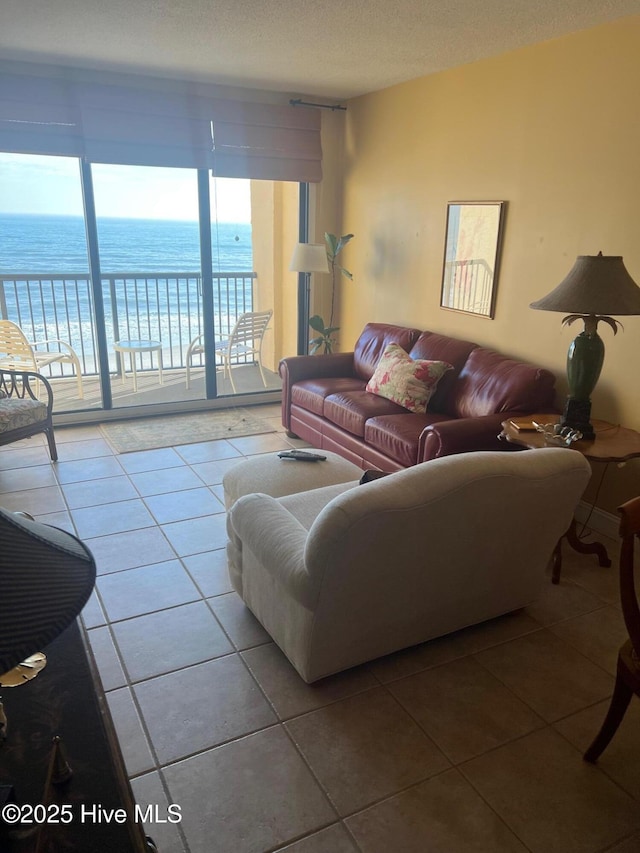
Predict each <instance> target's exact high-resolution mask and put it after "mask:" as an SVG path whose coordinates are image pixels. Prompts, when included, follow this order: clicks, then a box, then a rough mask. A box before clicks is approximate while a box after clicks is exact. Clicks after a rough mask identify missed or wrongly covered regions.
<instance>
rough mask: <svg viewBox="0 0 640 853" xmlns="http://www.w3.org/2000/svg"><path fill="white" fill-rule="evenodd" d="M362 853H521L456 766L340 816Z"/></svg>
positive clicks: (509, 832)
mask: <svg viewBox="0 0 640 853" xmlns="http://www.w3.org/2000/svg"><path fill="white" fill-rule="evenodd" d="M345 823H346V825H347V827H348V828H349V829H350V830H351V832H352V833H353V835H354V836H355V839H356V841H357V842H358V845H359V847H360V850H362V851H363V853H390V851H398V853H399V851H402V853H427V851H428V853H463V851H464V853H526V847H525V846H524V845H523V844H522V843H521V842H520V841H519V840H518V839H517V838H516V836H515V835H514V834H513V833H512V832H511V831H510V830H509V829H508V828H507V827H506V826H505V825H504V823H503V822H502V821H501V820H500V818H499V817H498V816H497V815H496V814H495V813H494V812H493V811H492V810H491V809H490V808H489V807H488V806H487V805H486V803H485V802H483V800H482V799H481V797H479V796H478V794H477V793H476V792H475V791H474V790H473V788H472V787H471V785H469V783H468V782H467V781H466V780H465V779H463V778H462V776H461V775H460V774H459V773H458V771H457V770H449V771H446V772H445V773H441V774H440V775H439V776H436V777H435V778H433V779H429V780H428V781H426V782H422V783H421V784H420V785H416V786H415V787H413V788H410V789H409V790H408V791H404V792H403V793H402V794H398V795H397V796H395V797H392V798H391V799H388V800H384V801H383V802H381V803H378V804H377V805H375V806H371V808H369V809H366V811H363V812H359V813H358V814H356V815H353V816H352V817H349V818H347V819H346V820H345Z"/></svg>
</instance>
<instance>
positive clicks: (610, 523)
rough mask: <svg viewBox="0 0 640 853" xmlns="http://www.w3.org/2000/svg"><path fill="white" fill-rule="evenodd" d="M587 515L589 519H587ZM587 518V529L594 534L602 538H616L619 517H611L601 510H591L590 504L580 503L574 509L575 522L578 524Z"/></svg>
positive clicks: (608, 513)
mask: <svg viewBox="0 0 640 853" xmlns="http://www.w3.org/2000/svg"><path fill="white" fill-rule="evenodd" d="M589 513H591V517H590V518H589ZM587 518H589V523H588V525H587V526H588V527H589V528H591V530H593V531H594V532H595V533H601V534H602V535H603V536H608V537H609V538H610V539H617V538H618V528H619V526H620V517H619V516H617V515H613V514H612V513H610V512H605V511H604V510H603V509H598V508H597V507H595V508H594V509H593V511H592V510H591V504H589V503H586V501H580V503H579V504H578V506H577V508H576V520H577V521H578V522H579V523H580V524H584V522H585V521H586V520H587Z"/></svg>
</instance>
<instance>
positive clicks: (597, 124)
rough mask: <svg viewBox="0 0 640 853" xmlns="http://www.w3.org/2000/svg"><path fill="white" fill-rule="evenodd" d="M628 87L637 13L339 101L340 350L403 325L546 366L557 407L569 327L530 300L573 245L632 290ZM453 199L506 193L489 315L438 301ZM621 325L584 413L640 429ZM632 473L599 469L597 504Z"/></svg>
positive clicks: (554, 275) (605, 334)
mask: <svg viewBox="0 0 640 853" xmlns="http://www.w3.org/2000/svg"><path fill="white" fill-rule="evenodd" d="M639 83H640V16H634V17H631V18H627V19H624V20H621V21H618V22H615V23H613V24H609V25H605V26H601V27H597V28H595V29H592V30H588V31H584V32H581V33H577V34H574V35H571V36H568V37H565V38H561V39H556V40H554V41H550V42H547V43H543V44H540V45H536V46H534V47H531V48H525V49H522V50H518V51H515V52H512V53H509V54H506V55H503V56H501V57H498V58H494V59H490V60H485V61H482V62H477V63H474V64H471V65H467V66H464V67H461V68H457V69H454V70H452V71H447V72H443V73H441V74H437V75H432V76H430V77H426V78H421V79H419V80H415V81H412V82H409V83H406V84H402V85H399V86H394V87H392V88H390V89H386V90H384V91H380V92H376V93H374V94H371V95H366V96H363V97H361V98H358V99H355V100H353V101H352V102H350V103H349V105H348V106H349V109H348V113H347V118H346V129H345V150H344V161H345V169H344V175H345V178H344V199H343V219H342V224H343V227H344V228H347V229H348V230H349V231H353V232H354V233H355V235H356V237H355V239H354V240H353V241H352V243H351V244H350V245H349V246H348V247H347V250H346V251H345V253H344V258H343V260H344V264H345V266H347V267H348V268H349V269H350V270H351V271H352V272H353V274H354V277H355V279H356V281H355V283H354V284H353V285H351V284H349V283H348V282H347V283H346V285H343V286H342V287H341V298H342V304H341V318H340V319H341V326H342V340H341V349H342V350H348V349H350V348H351V347H352V345H353V342H354V340H355V339H356V338H357V336H358V334H359V332H360V330H361V329H362V327H363V325H364V324H365V323H366V322H367V321H382V322H394V323H403V324H411V325H415V326H417V327H419V328H426V329H431V330H435V331H440V332H443V333H446V334H451V335H454V336H457V337H462V338H466V339H469V340H473V341H476V342H477V343H479V344H482V345H485V346H491V347H494V348H496V349H498V350H500V351H501V352H504V353H505V354H509V355H511V356H515V357H518V358H522V359H525V360H528V361H531V362H534V363H536V364H541V365H543V366H546V367H548V368H550V369H551V370H553V371H554V373H556V375H557V376H558V387H559V401H562V398H563V397H564V395H565V393H566V380H565V359H566V352H567V348H568V346H569V343H570V342H571V340H572V338H573V337H574V336H575V334H576V333H577V331H579V329H578V325H577V324H576V325H574V326H572V327H571V328H570V329H567V328H564V329H563V328H562V327H561V319H562V315H561V314H556V313H550V312H545V311H534V310H531V309H530V308H529V307H528V306H529V303H530V302H531V301H533V300H534V299H537V298H539V297H540V296H543V295H544V294H546V293H548V292H549V291H550V290H551V289H552V288H553V287H555V285H556V284H558V283H559V282H560V281H561V279H562V278H563V277H564V276H565V274H566V273H567V272H568V270H569V269H570V268H571V266H572V264H573V262H574V260H575V258H576V256H577V255H579V254H597V252H598V251H600V250H601V251H602V252H603V253H604V254H606V255H622V256H623V257H624V261H625V265H626V267H627V269H628V270H629V272H630V274H631V275H632V276H633V277H634V279H635V280H636V281H637V282H639V283H640V237H639V234H640V216H639V215H638V209H639V205H640V115H639V112H638V85H639ZM454 200H506V201H507V202H508V208H507V214H506V227H505V232H504V241H503V251H502V260H501V266H500V275H499V279H498V283H497V299H496V311H495V319H494V320H487V319H482V318H478V317H473V316H468V315H464V314H460V313H456V312H452V311H447V310H443V309H441V308H440V307H439V305H440V284H441V276H442V261H443V251H444V232H445V219H446V205H447V202H448V201H454ZM623 323H624V327H625V328H624V332H622V333H619V334H618V335H617V336H616V338H615V339H614V338H613V334H612V332H611V331H610V330H609V328H608V327H606V326H603V325H601V335H602V338H603V339H604V341H605V346H606V350H607V352H606V357H605V364H604V368H603V371H602V375H601V378H600V381H599V383H598V386H597V388H596V390H595V392H594V396H593V410H592V415H593V417H596V418H603V419H606V420H610V421H613V422H616V423H622V424H624V425H625V426H628V427H632V428H634V429H637V430H640V381H639V378H638V366H639V363H640V317H629V318H623ZM639 472H640V465H639V464H638V460H636V461H635V462H633V463H630V464H629V465H628V466H627V468H626V469H625V470H624V471H617V470H615V469H614V471H613V472H611V471H610V472H608V475H607V477H606V478H605V484H604V487H603V492H602V494H601V496H600V498H599V501H598V503H599V504H600V505H601V506H603V508H607V509H611V508H612V507H615V505H616V503H617V502H618V501H619V500H620V499H623V498H626V497H630V496H632V495H634V494H638V493H640V477H639V476H638V475H639ZM596 473H598V472H596Z"/></svg>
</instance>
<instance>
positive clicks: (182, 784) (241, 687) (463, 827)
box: [0, 406, 640, 853]
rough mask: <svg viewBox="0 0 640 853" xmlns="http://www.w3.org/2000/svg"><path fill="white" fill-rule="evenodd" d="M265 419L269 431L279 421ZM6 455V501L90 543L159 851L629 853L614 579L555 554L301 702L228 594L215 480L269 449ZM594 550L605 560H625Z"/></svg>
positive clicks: (292, 679)
mask: <svg viewBox="0 0 640 853" xmlns="http://www.w3.org/2000/svg"><path fill="white" fill-rule="evenodd" d="M261 408H262V411H261V412H260V414H261V416H262V417H267V418H270V419H272V422H273V424H274V426H276V427H277V428H278V429H280V427H279V411H278V408H277V407H275V406H269V407H261ZM57 439H58V443H59V450H60V461H59V462H58V463H57V464H55V465H52V464H51V463H50V462H49V460H48V457H47V453H46V450H45V447H44V444H43V443H42V442H40V440H39V439H37V438H36V439H30V440H28V441H25V442H21V443H19V444H16V445H13V446H11V447H8V448H3V449H2V451H0V505H3V506H5V507H8V508H10V509H24V510H27V511H29V512H31V513H32V514H34V515H36V516H37V517H38V518H39V519H41V520H43V521H47V522H50V523H52V524H56V525H58V526H62V527H65V528H67V529H70V530H73V529H74V528H75V531H76V532H77V533H78V534H79V535H80V536H82V537H83V538H85V540H86V541H87V543H88V544H89V546H90V547H91V548H92V550H93V552H94V554H95V556H96V559H97V562H98V572H99V577H98V582H97V588H96V592H95V593H94V595H93V597H92V599H91V600H90V602H89V604H88V605H87V607H86V609H85V610H84V613H83V616H84V621H85V625H86V627H87V629H88V633H89V638H90V641H91V645H92V647H93V649H94V652H95V655H96V658H97V661H98V665H99V668H100V672H101V676H102V679H103V683H104V687H105V690H106V691H107V696H108V700H109V705H110V708H111V712H112V715H113V717H114V720H115V724H116V728H117V731H118V735H119V739H120V742H121V745H122V748H123V751H124V755H125V760H126V763H127V767H128V770H129V774H130V776H131V779H132V786H133V790H134V793H135V795H136V797H137V798H138V800H139V801H140V802H141V803H142V804H157V805H159V806H161V807H166V804H167V802H174V803H177V804H179V805H180V806H181V807H182V812H183V816H184V819H183V821H182V823H181V824H180V825H179V826H176V825H170V824H165V825H155V826H153V827H150V828H149V829H150V832H151V833H152V834H153V836H154V837H155V839H156V842H157V843H158V845H159V849H160V850H161V851H162V853H267V851H285V850H286V851H288V853H353V851H363V853H467V851H472V853H480V851H482V853H501V851H509V853H511V851H513V853H518V851H527V850H529V851H534V853H596V851H610V853H638V851H640V702H638V701H637V700H635V701H634V702H633V703H632V706H631V708H630V709H629V711H628V713H627V716H626V718H625V720H624V722H623V724H622V727H621V728H620V730H619V732H618V734H617V736H616V738H615V739H614V741H613V742H612V744H611V745H610V747H609V748H608V749H607V751H606V752H605V753H604V755H603V756H602V758H601V760H600V762H599V764H598V765H597V766H595V767H594V766H590V765H587V764H585V763H584V762H583V761H582V757H581V753H582V751H583V750H584V748H585V747H586V745H587V744H588V743H589V742H590V740H591V738H592V737H593V735H594V734H595V732H596V731H597V729H598V728H599V726H600V723H601V721H602V719H603V717H604V713H605V711H606V708H607V706H608V697H609V695H610V693H611V689H612V685H613V676H614V673H615V661H616V653H617V648H618V646H619V644H620V643H621V641H622V639H623V638H624V625H623V621H622V617H621V613H620V610H619V608H618V592H617V578H616V570H615V563H614V568H612V569H608V570H607V569H601V568H599V567H598V566H597V564H596V562H595V559H594V558H593V557H589V556H580V555H577V554H575V553H573V552H571V553H566V554H565V565H564V567H563V575H562V582H561V584H560V585H559V586H557V587H554V586H552V585H551V583H549V584H548V585H546V586H545V588H544V591H543V594H542V595H541V597H540V599H539V600H538V601H536V602H535V603H534V604H532V605H531V606H530V607H528V608H527V609H526V610H524V611H522V612H519V613H515V614H512V615H510V616H506V617H503V618H501V619H497V620H494V621H493V622H490V623H487V624H484V625H481V626H478V627H475V628H471V629H468V630H465V631H461V632H458V633H457V634H454V635H452V636H450V637H446V638H443V639H439V640H435V641H433V642H430V643H427V644H425V645H423V646H420V647H417V648H415V649H411V650H408V651H405V652H400V653H398V654H396V655H391V656H389V657H387V658H384V659H381V660H378V661H375V662H373V663H371V664H368V665H366V666H361V667H358V668H357V669H354V670H351V671H349V672H346V673H342V674H341V675H337V676H335V677H332V678H329V679H326V680H325V681H323V682H321V683H319V684H317V685H315V686H307V685H305V684H304V683H303V682H302V681H301V680H300V678H299V677H298V676H297V675H296V673H295V672H294V670H293V669H292V668H291V667H290V666H289V664H288V663H287V661H286V660H285V658H284V657H283V656H282V654H281V653H280V652H279V651H278V649H277V648H276V647H275V646H274V645H273V643H271V642H270V640H269V637H268V636H267V634H266V633H265V632H264V631H263V629H262V628H261V627H260V625H259V624H258V623H257V622H256V621H255V619H254V618H253V617H252V616H251V614H250V613H249V612H248V611H247V610H246V609H245V608H244V606H243V604H242V603H241V601H240V599H239V598H238V597H237V596H236V594H235V593H234V592H232V590H231V587H230V585H229V581H228V578H227V574H226V562H225V553H224V544H225V524H224V522H225V517H224V511H223V505H222V492H221V480H222V475H223V473H224V471H225V470H227V468H228V467H229V466H230V465H231V464H235V462H236V461H238V460H239V459H241V458H243V456H245V455H251V454H256V453H264V452H272V451H274V450H276V449H279V448H281V447H287V446H288V443H287V439H286V437H285V435H284V433H282V432H281V431H280V432H278V433H277V434H269V435H263V436H252V437H247V438H239V439H233V440H221V441H212V442H209V443H206V444H199V445H187V446H184V447H176V448H171V449H164V450H151V451H146V452H142V453H128V454H123V455H117V454H114V453H113V452H112V451H111V449H110V447H109V445H108V444H107V443H106V441H104V439H103V438H102V435H101V433H100V430H99V428H98V427H82V428H68V429H58V430H57ZM607 545H608V546H609V548H610V551H611V552H612V555H613V557H614V560H615V558H616V556H617V545H616V543H614V542H609V543H607Z"/></svg>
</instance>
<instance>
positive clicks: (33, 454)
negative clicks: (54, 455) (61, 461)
mask: <svg viewBox="0 0 640 853" xmlns="http://www.w3.org/2000/svg"><path fill="white" fill-rule="evenodd" d="M38 438H39V436H33V442H32V446H29V445H28V441H25V442H24V444H23V442H20V441H17V442H16V443H15V444H11V445H9V446H8V447H3V448H1V449H0V488H1V479H2V477H3V476H4V473H5V472H6V471H10V470H12V469H19V470H21V471H22V470H24V469H25V468H31V467H32V466H36V465H38V466H39V465H49V466H51V465H52V464H55V463H52V462H51V457H50V456H49V450H48V448H46V447H44V445H42V443H41V442H40V441H38V440H37V439H38ZM21 445H22V446H21Z"/></svg>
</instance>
